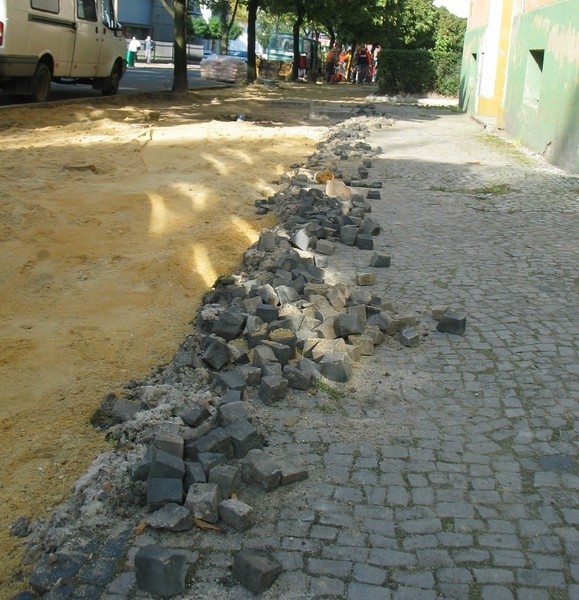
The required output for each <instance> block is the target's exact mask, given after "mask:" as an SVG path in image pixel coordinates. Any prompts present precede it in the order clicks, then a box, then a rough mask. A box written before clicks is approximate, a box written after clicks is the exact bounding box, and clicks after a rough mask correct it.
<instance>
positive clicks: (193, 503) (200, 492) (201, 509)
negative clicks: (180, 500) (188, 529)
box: [184, 483, 222, 523]
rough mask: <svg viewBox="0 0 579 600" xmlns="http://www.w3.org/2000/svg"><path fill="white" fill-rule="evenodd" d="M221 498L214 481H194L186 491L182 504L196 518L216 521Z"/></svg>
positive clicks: (211, 521) (209, 521)
mask: <svg viewBox="0 0 579 600" xmlns="http://www.w3.org/2000/svg"><path fill="white" fill-rule="evenodd" d="M221 500H222V498H221V490H220V489H219V486H218V485H217V484H216V483H194V484H193V485H192V486H191V487H190V488H189V491H188V492H187V497H186V498H185V504H184V506H185V508H187V509H188V510H190V511H191V513H192V514H193V516H194V517H195V518H196V519H201V520H202V521H207V522H208V523H216V522H217V521H218V520H219V503H220V502H221Z"/></svg>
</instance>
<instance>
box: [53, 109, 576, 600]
mask: <svg viewBox="0 0 579 600" xmlns="http://www.w3.org/2000/svg"><path fill="white" fill-rule="evenodd" d="M378 110H379V111H383V112H384V113H385V114H388V115H391V116H393V118H394V119H395V123H394V126H393V127H391V128H385V129H381V130H379V131H377V132H374V133H373V134H372V136H371V138H370V139H368V140H367V141H368V142H369V143H371V144H372V145H373V146H376V145H378V146H381V147H382V148H383V154H381V155H380V156H379V157H377V158H375V159H374V160H373V166H372V168H371V169H370V180H372V181H382V182H383V187H382V189H381V190H380V193H381V199H380V200H373V201H372V218H373V219H374V220H375V221H377V222H378V223H380V224H381V226H382V228H383V231H382V234H381V235H380V236H378V237H377V238H375V250H378V251H380V252H386V253H391V255H392V265H391V267H390V268H389V269H381V270H379V273H378V279H377V283H376V285H375V286H374V288H373V291H374V292H375V293H376V294H377V295H380V296H381V297H382V298H383V299H384V301H385V302H388V301H389V302H392V303H393V304H394V305H395V306H396V307H397V309H399V310H400V311H401V312H404V313H411V314H415V315H417V316H418V317H419V325H418V328H419V330H420V333H421V345H420V346H419V347H418V348H406V347H403V346H401V345H400V343H399V342H398V341H396V340H394V339H391V340H389V341H388V342H387V343H385V344H383V345H382V346H379V347H378V348H377V350H376V353H375V355H374V356H373V357H370V358H364V359H363V360H362V361H361V362H360V364H358V365H357V367H356V369H355V375H354V378H353V379H352V380H351V381H350V382H349V383H348V384H347V386H346V388H345V391H343V393H335V394H332V393H326V394H324V393H318V394H316V395H313V396H312V395H309V394H307V393H303V392H299V393H298V392H296V393H293V394H290V395H288V397H287V399H286V400H284V401H282V402H280V403H278V404H276V405H275V406H273V407H266V406H261V407H260V408H259V420H260V422H261V424H262V425H263V426H264V427H265V429H266V431H267V434H268V435H267V438H268V442H269V451H271V452H272V453H274V454H278V455H284V456H285V455H288V454H297V455H299V456H301V457H302V459H303V460H304V462H305V463H306V464H307V465H308V469H309V473H310V477H309V479H308V480H307V481H305V482H300V483H297V484H294V485H293V486H290V487H289V488H279V489H278V490H276V491H273V492H271V493H268V494H262V496H263V497H262V498H261V500H260V499H258V498H257V499H254V500H255V506H256V510H257V512H258V514H259V524H258V525H257V526H255V527H253V528H252V529H250V530H249V531H246V532H245V533H243V534H234V535H226V536H224V535H220V534H217V533H212V532H201V533H199V532H197V533H194V534H191V533H188V534H179V535H176V534H172V535H173V536H174V537H172V538H171V542H166V541H165V542H163V537H162V536H161V535H160V534H156V533H155V534H153V533H145V534H144V535H143V536H139V538H138V539H137V540H136V544H137V545H138V546H142V545H145V544H147V543H150V542H151V541H153V540H155V541H159V540H160V541H161V543H170V544H172V545H173V546H180V547H183V548H184V550H186V551H187V552H188V558H189V560H190V562H191V564H192V565H193V564H194V565H195V567H194V569H193V570H192V571H191V572H194V575H193V576H192V577H191V581H190V583H189V584H188V592H187V595H186V596H184V598H191V599H201V598H216V599H218V598H229V599H249V598H251V597H253V596H252V594H251V593H250V592H248V591H247V590H245V589H244V588H242V587H241V586H240V585H239V584H236V582H235V581H234V580H233V578H232V577H231V574H230V570H229V569H230V567H231V564H232V554H233V551H235V550H237V549H240V548H262V549H268V550H270V551H271V552H272V553H273V554H274V555H275V556H276V557H277V558H278V559H279V560H280V561H281V562H282V564H283V567H284V571H283V573H282V574H281V575H280V577H279V578H278V579H277V581H276V582H275V584H274V585H273V587H272V588H270V590H268V591H267V592H265V593H264V594H263V598H267V599H273V598H284V599H288V600H294V599H295V600H297V599H302V598H303V599H306V598H345V599H349V600H366V599H376V600H390V599H392V600H405V599H412V600H422V599H424V600H431V599H432V600H434V599H436V598H449V599H450V598H457V599H465V600H466V599H469V600H489V599H491V598H492V600H510V599H517V600H555V599H557V600H559V599H569V600H571V599H577V598H579V531H578V528H577V526H578V524H579V507H578V491H579V476H578V475H579V472H578V467H577V399H578V397H579V379H578V374H579V361H578V339H579V337H578V335H577V334H578V332H579V323H578V314H579V311H578V302H577V295H578V294H577V293H578V290H579V287H578V282H579V279H578V276H577V264H578V263H579V252H578V244H577V237H578V236H577V234H578V231H579V227H578V225H579V219H578V214H577V213H578V208H579V202H578V192H579V180H578V179H577V178H576V177H572V176H569V175H568V174H564V173H562V172H559V171H557V170H555V169H553V168H551V167H548V166H545V165H544V163H542V162H540V161H538V160H537V159H535V158H534V157H532V156H529V155H526V154H524V153H522V152H519V151H518V150H517V149H516V147H514V146H513V145H511V144H508V143H506V142H504V141H503V140H501V139H500V138H496V137H493V136H486V135H485V134H484V133H483V131H482V130H481V127H480V125H478V124H476V123H475V122H473V121H472V120H470V119H469V118H468V117H467V116H465V115H462V114H460V113H456V112H453V111H449V110H444V109H435V108H426V107H386V106H383V107H380V106H379V107H378ZM350 166H351V165H350ZM358 191H360V190H358ZM338 246H339V247H338V248H337V250H336V253H335V255H333V256H332V257H331V258H332V261H331V267H330V271H332V270H333V272H332V276H333V277H335V278H336V279H341V280H343V281H346V282H348V283H353V281H354V279H355V275H356V273H357V272H359V271H361V270H367V265H368V264H369V259H368V256H369V254H368V252H367V251H364V250H358V249H356V248H351V247H346V246H340V245H338ZM436 305H449V306H451V307H453V308H458V309H461V310H463V311H464V312H465V313H466V314H467V328H466V334H465V335H464V336H453V335H449V334H443V333H438V332H436V322H435V321H434V319H433V318H432V316H431V311H432V307H433V306H436ZM242 499H244V500H246V498H242ZM246 501H249V502H250V503H252V502H251V500H246ZM118 539H119V540H122V539H124V538H123V537H122V535H121V537H119V538H118ZM192 540H194V542H193V543H192ZM113 541H114V540H113ZM110 542H111V541H110V540H109V546H110ZM130 544H132V547H131V550H130V551H129V556H128V558H127V559H126V565H127V566H126V569H124V570H125V571H126V572H123V573H121V574H120V575H118V576H116V577H115V578H114V579H113V580H112V582H110V583H107V581H110V577H111V576H112V575H111V574H110V573H112V571H113V569H112V568H111V569H110V573H109V575H108V576H107V577H105V578H104V579H101V583H100V584H99V585H98V586H97V585H96V583H95V581H96V580H95V579H94V577H97V576H98V575H99V573H96V572H94V573H92V574H88V575H87V577H86V578H85V584H84V585H85V587H84V588H82V589H81V588H80V587H78V586H77V588H76V591H75V592H74V596H71V597H75V598H76V597H78V598H81V597H83V598H84V597H95V598H97V597H103V598H109V599H111V600H113V599H118V600H121V599H122V598H148V597H149V596H148V595H147V594H145V593H143V592H139V591H137V590H135V583H134V574H132V572H131V567H130V565H131V559H132V556H134V552H135V546H134V544H135V541H134V540H132V541H131V542H130ZM112 545H113V546H114V543H113V544H112ZM95 556H96V554H95ZM103 561H104V559H103V560H100V559H99V561H97V563H95V564H96V565H97V566H98V565H101V566H106V564H109V563H106V564H105V563H104V562H103ZM93 570H95V568H93ZM96 571H98V569H96ZM101 571H102V569H101ZM101 575H102V572H101ZM91 577H92V579H91ZM105 585H106V587H100V586H105ZM104 589H106V591H105V592H103V590H104ZM83 590H84V591H83ZM91 590H93V592H92V593H93V594H94V595H93V596H90V593H91ZM83 593H84V594H85V595H82V594H83ZM63 597H64V596H63Z"/></svg>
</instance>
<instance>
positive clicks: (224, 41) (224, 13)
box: [219, 0, 229, 54]
mask: <svg viewBox="0 0 579 600" xmlns="http://www.w3.org/2000/svg"><path fill="white" fill-rule="evenodd" d="M219 11H220V14H219V18H220V20H221V49H220V54H227V52H228V51H229V31H228V30H227V25H228V19H227V17H228V15H229V0H222V2H220V7H219Z"/></svg>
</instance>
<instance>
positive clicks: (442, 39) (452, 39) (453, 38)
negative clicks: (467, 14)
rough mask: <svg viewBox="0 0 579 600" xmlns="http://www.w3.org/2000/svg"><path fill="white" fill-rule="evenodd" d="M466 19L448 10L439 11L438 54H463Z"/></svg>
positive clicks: (436, 40)
mask: <svg viewBox="0 0 579 600" xmlns="http://www.w3.org/2000/svg"><path fill="white" fill-rule="evenodd" d="M465 33H466V19H461V18H460V17H457V16H456V15H453V14H452V13H451V12H449V11H448V10H447V9H446V8H444V7H440V8H439V9H438V21H437V23H436V34H435V42H434V47H435V49H436V50H437V52H454V53H459V54H462V47H463V44H464V34H465Z"/></svg>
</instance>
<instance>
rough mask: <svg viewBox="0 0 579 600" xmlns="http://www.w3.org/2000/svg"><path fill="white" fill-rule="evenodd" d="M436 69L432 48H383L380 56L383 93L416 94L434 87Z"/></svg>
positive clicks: (380, 85) (379, 70)
mask: <svg viewBox="0 0 579 600" xmlns="http://www.w3.org/2000/svg"><path fill="white" fill-rule="evenodd" d="M435 78H436V75H435V70H434V64H433V58H432V52H431V51H430V50H391V49H383V50H381V51H380V55H379V57H378V80H377V81H378V91H379V93H381V94H415V93H423V92H429V91H431V90H433V89H434V84H435Z"/></svg>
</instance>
